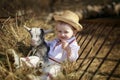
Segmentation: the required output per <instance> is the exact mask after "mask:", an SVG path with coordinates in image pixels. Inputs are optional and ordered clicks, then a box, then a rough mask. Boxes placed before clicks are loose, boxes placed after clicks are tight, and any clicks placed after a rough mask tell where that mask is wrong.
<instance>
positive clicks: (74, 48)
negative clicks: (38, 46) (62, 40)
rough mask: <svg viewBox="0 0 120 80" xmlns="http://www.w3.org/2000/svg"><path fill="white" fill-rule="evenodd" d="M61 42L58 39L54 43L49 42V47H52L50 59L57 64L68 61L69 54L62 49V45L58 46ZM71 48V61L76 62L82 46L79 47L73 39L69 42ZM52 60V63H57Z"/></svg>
mask: <svg viewBox="0 0 120 80" xmlns="http://www.w3.org/2000/svg"><path fill="white" fill-rule="evenodd" d="M58 42H59V40H58V39H54V40H53V41H50V42H47V44H48V46H49V47H50V51H49V53H48V55H49V57H50V58H52V59H53V60H55V61H57V62H63V61H65V60H66V59H67V53H66V51H65V50H63V49H62V44H59V45H57V44H58ZM67 42H68V43H69V46H70V48H71V55H70V57H69V60H70V61H75V60H76V59H77V58H78V51H79V49H80V46H78V44H77V42H76V38H75V37H72V38H70V39H69V40H67ZM53 60H50V61H51V62H53V63H54V62H55V61H53Z"/></svg>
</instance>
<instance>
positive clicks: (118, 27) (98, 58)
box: [76, 19, 120, 80]
mask: <svg viewBox="0 0 120 80" xmlns="http://www.w3.org/2000/svg"><path fill="white" fill-rule="evenodd" d="M81 24H82V25H83V26H84V29H83V31H82V32H79V33H78V34H77V35H76V36H77V41H78V43H79V45H80V46H81V49H80V51H79V58H78V60H77V62H78V63H79V66H78V67H77V69H76V72H77V71H81V74H80V76H79V80H85V79H86V77H87V80H119V79H120V50H119V48H120V38H119V36H120V19H95V20H84V21H81Z"/></svg>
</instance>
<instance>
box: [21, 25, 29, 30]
mask: <svg viewBox="0 0 120 80" xmlns="http://www.w3.org/2000/svg"><path fill="white" fill-rule="evenodd" d="M23 27H24V28H25V29H26V30H27V31H31V29H30V28H29V27H27V26H26V25H24V26H23Z"/></svg>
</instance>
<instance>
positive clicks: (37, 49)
mask: <svg viewBox="0 0 120 80" xmlns="http://www.w3.org/2000/svg"><path fill="white" fill-rule="evenodd" d="M24 28H25V29H26V30H27V31H28V32H29V33H30V35H31V45H32V47H33V48H32V52H33V53H32V55H31V56H28V57H18V55H17V54H15V53H14V54H13V55H14V58H15V63H14V64H15V65H16V66H17V67H16V68H19V67H20V66H22V62H24V63H26V65H27V66H29V67H35V68H36V67H41V66H42V64H44V63H45V62H47V61H48V51H49V47H48V46H47V44H46V42H45V41H44V34H46V33H48V32H49V30H48V31H44V30H43V29H41V28H29V27H27V26H24Z"/></svg>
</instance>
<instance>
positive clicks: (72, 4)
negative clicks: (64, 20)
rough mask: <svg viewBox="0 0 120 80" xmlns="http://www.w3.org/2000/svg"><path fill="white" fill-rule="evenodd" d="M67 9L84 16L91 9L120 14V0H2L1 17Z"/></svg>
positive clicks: (0, 3) (109, 14)
mask: <svg viewBox="0 0 120 80" xmlns="http://www.w3.org/2000/svg"><path fill="white" fill-rule="evenodd" d="M66 9H69V10H72V11H77V12H80V13H82V12H83V13H84V17H87V16H88V15H90V14H89V12H90V11H93V12H94V13H93V14H95V12H96V13H98V12H99V15H100V14H101V15H102V14H104V13H105V14H106V15H108V16H111V15H112V16H113V15H119V14H120V0H0V18H6V17H10V16H11V17H15V16H25V17H28V18H29V17H31V16H37V17H38V16H40V15H45V14H46V15H48V14H49V13H53V12H55V11H61V10H66ZM81 10H82V12H81ZM91 14H92V13H91ZM105 14H104V16H105ZM94 17H96V15H94Z"/></svg>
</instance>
